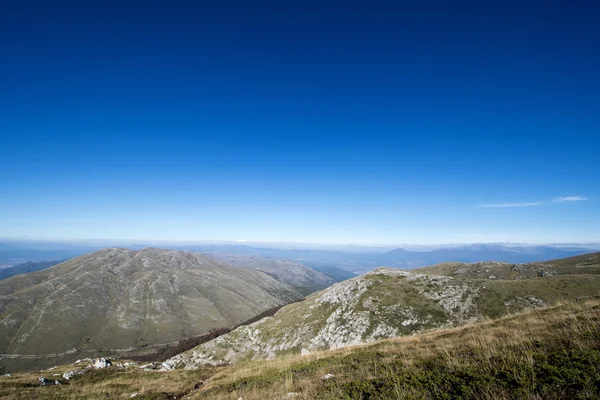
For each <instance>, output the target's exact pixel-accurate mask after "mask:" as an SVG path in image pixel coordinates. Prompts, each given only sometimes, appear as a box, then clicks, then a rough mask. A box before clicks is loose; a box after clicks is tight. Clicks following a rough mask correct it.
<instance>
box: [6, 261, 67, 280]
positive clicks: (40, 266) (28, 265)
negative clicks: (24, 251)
mask: <svg viewBox="0 0 600 400" xmlns="http://www.w3.org/2000/svg"><path fill="white" fill-rule="evenodd" d="M60 263H61V261H38V262H34V261H27V262H25V263H22V264H17V265H13V266H11V267H7V268H2V269H0V280H2V279H7V278H10V277H11V276H15V275H20V274H26V273H28V272H36V271H41V270H44V269H47V268H50V267H53V266H55V265H56V264H60Z"/></svg>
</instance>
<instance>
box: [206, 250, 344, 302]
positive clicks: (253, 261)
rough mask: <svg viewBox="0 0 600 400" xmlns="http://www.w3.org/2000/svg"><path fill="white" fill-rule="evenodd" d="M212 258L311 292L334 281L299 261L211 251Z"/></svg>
mask: <svg viewBox="0 0 600 400" xmlns="http://www.w3.org/2000/svg"><path fill="white" fill-rule="evenodd" d="M208 255H209V256H210V257H211V258H214V259H215V260H219V261H222V262H225V263H227V264H231V265H234V266H236V267H241V268H250V269H255V270H258V271H262V272H264V273H266V274H269V275H270V276H272V277H273V278H275V279H277V280H278V281H280V282H283V283H286V284H288V285H290V286H294V287H297V288H300V289H301V290H303V291H307V292H309V293H311V292H314V291H316V290H320V289H323V288H326V287H328V286H331V285H332V284H333V283H334V281H333V279H331V278H330V277H328V276H327V275H325V274H323V273H321V272H318V271H315V270H314V269H312V268H309V267H307V266H305V265H302V264H300V263H298V262H294V261H290V260H285V259H281V258H271V257H260V256H254V255H234V254H225V253H209V254H208Z"/></svg>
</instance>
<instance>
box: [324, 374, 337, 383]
mask: <svg viewBox="0 0 600 400" xmlns="http://www.w3.org/2000/svg"><path fill="white" fill-rule="evenodd" d="M333 378H335V375H334V374H325V375H323V377H322V378H321V380H324V381H326V380H328V379H333Z"/></svg>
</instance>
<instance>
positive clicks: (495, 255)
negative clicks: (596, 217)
mask: <svg viewBox="0 0 600 400" xmlns="http://www.w3.org/2000/svg"><path fill="white" fill-rule="evenodd" d="M188 249H189V250H195V251H205V252H221V253H227V254H237V255H259V256H262V257H275V258H285V259H289V260H294V261H297V262H300V263H302V264H304V265H306V266H309V267H311V268H314V269H316V270H323V269H324V268H331V267H334V268H341V269H344V270H347V271H350V272H354V273H364V272H367V271H370V270H372V269H373V268H377V267H380V266H387V267H392V268H403V269H412V268H418V267H423V266H427V265H432V264H437V263H440V262H445V261H456V262H476V261H491V260H493V261H501V262H508V263H523V262H532V261H541V260H550V259H556V258H565V257H571V256H576V255H580V254H585V253H591V252H594V250H593V249H587V248H582V247H555V246H512V245H490V244H472V245H466V246H452V247H445V248H437V249H434V250H429V251H414V250H405V249H394V250H390V251H386V252H363V253H357V252H353V253H347V252H341V251H332V250H297V249H267V248H257V247H248V246H243V245H208V246H191V247H189V248H188Z"/></svg>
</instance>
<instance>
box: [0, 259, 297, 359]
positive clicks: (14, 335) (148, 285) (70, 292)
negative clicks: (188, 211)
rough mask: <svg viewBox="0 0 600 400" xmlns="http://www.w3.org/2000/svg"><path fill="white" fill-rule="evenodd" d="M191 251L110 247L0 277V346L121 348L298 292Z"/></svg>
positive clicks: (21, 349) (199, 328) (205, 326)
mask: <svg viewBox="0 0 600 400" xmlns="http://www.w3.org/2000/svg"><path fill="white" fill-rule="evenodd" d="M299 297H300V296H299V295H298V294H297V293H296V292H295V291H294V290H293V289H292V288H291V287H290V286H288V285H286V284H284V283H281V282H278V281H277V280H275V279H273V278H272V277H270V276H269V275H267V274H265V273H263V272H260V271H254V270H251V269H244V268H236V267H234V266H231V265H228V264H225V263H221V262H218V261H216V260H213V259H211V258H209V257H206V256H203V255H201V254H197V253H188V252H179V251H169V250H159V249H152V248H149V249H144V250H140V251H136V250H126V249H117V248H110V249H105V250H101V251H97V252H95V253H92V254H88V255H85V256H81V257H77V258H74V259H71V260H69V261H66V262H64V263H62V264H59V265H56V266H54V267H52V268H49V269H46V270H44V271H39V272H34V273H29V274H25V275H19V276H14V277H12V278H9V279H6V280H4V281H1V282H0V315H1V320H0V353H11V354H47V353H60V352H66V351H74V350H84V349H96V350H100V349H105V350H106V349H124V348H131V347H136V346H140V345H145V344H157V343H165V342H171V341H176V340H179V339H181V338H183V337H187V336H193V335H199V334H203V333H206V332H208V331H210V330H211V329H213V328H221V327H232V326H234V325H236V324H239V323H241V322H243V321H246V320H248V319H249V318H251V317H253V316H255V315H257V314H259V313H261V312H263V311H265V310H267V309H270V308H273V307H275V306H279V305H282V304H285V303H288V302H290V301H293V300H297V299H299Z"/></svg>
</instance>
